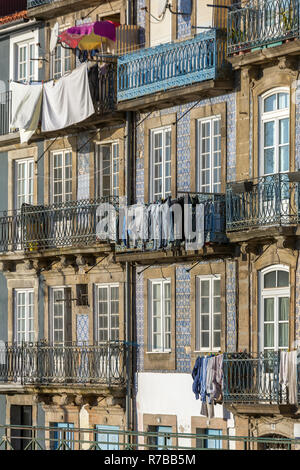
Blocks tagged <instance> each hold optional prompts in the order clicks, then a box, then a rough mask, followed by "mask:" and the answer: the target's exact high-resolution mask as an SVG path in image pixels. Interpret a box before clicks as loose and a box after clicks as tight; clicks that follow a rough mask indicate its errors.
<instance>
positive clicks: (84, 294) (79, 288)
mask: <svg viewBox="0 0 300 470" xmlns="http://www.w3.org/2000/svg"><path fill="white" fill-rule="evenodd" d="M76 305H78V306H81V307H88V305H89V295H88V284H77V285H76Z"/></svg>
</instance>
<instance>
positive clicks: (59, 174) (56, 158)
mask: <svg viewBox="0 0 300 470" xmlns="http://www.w3.org/2000/svg"><path fill="white" fill-rule="evenodd" d="M51 157H52V159H51V163H52V173H51V174H52V202H53V203H54V204H57V203H60V202H67V201H71V200H72V152H71V151H70V150H62V151H60V152H55V153H54V152H53V153H52V155H51Z"/></svg>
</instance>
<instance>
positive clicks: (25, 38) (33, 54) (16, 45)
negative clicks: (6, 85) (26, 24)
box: [10, 30, 39, 82]
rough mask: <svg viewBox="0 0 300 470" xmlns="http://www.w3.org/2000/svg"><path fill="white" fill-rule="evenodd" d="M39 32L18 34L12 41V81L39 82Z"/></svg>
mask: <svg viewBox="0 0 300 470" xmlns="http://www.w3.org/2000/svg"><path fill="white" fill-rule="evenodd" d="M38 34H39V33H38V30H35V31H29V32H27V33H21V34H20V33H18V34H16V35H15V36H14V37H11V39H10V79H11V80H18V81H22V82H29V81H31V80H38V60H37V59H38V42H39V39H38Z"/></svg>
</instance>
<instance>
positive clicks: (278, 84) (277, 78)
mask: <svg viewBox="0 0 300 470" xmlns="http://www.w3.org/2000/svg"><path fill="white" fill-rule="evenodd" d="M272 70H273V69H270V70H268V69H267V71H265V74H266V76H265V75H264V76H263V77H262V78H261V79H260V80H258V81H257V82H256V83H255V85H254V87H253V119H252V124H250V125H252V135H253V143H252V154H253V177H254V178H255V177H257V176H258V175H259V146H260V139H259V133H258V129H259V126H260V116H259V101H260V98H261V96H262V95H264V94H265V93H266V92H268V91H271V90H273V89H274V91H275V90H276V89H277V88H284V87H286V88H288V89H289V93H290V169H289V171H294V170H295V129H296V104H295V99H294V95H295V90H294V89H293V88H292V86H293V82H294V80H296V78H294V76H293V74H290V73H287V72H286V71H281V70H279V69H277V70H276V73H274V70H273V73H271V72H272ZM237 158H238V157H237Z"/></svg>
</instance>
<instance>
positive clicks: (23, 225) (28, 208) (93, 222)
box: [0, 196, 119, 253]
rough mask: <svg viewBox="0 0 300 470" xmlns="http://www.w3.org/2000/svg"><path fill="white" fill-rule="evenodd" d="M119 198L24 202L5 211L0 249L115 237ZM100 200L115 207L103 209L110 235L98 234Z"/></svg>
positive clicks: (45, 246)
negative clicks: (11, 209)
mask: <svg viewBox="0 0 300 470" xmlns="http://www.w3.org/2000/svg"><path fill="white" fill-rule="evenodd" d="M118 200H119V198H118V197H117V196H107V197H101V198H98V199H82V200H78V201H70V202H65V203H57V204H52V205H49V206H42V205H39V206H32V205H29V204H23V206H22V208H21V210H18V211H11V212H2V214H1V215H0V253H1V252H2V253H3V252H7V251H18V250H24V251H28V252H29V251H37V250H47V249H48V250H49V249H55V248H63V247H68V246H87V245H93V244H96V243H98V242H103V241H107V242H110V241H114V236H113V235H114V234H115V233H116V230H117V227H116V223H117V220H116V215H117V211H118ZM101 204H107V205H108V207H110V208H111V209H112V212H107V213H106V212H102V215H103V216H106V217H107V222H108V227H109V228H110V230H107V237H103V238H102V237H99V236H98V235H97V226H98V223H99V222H100V221H101V218H102V215H101V214H100V213H99V212H97V209H98V207H99V206H101ZM101 207H106V206H101ZM114 227H115V228H114Z"/></svg>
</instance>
